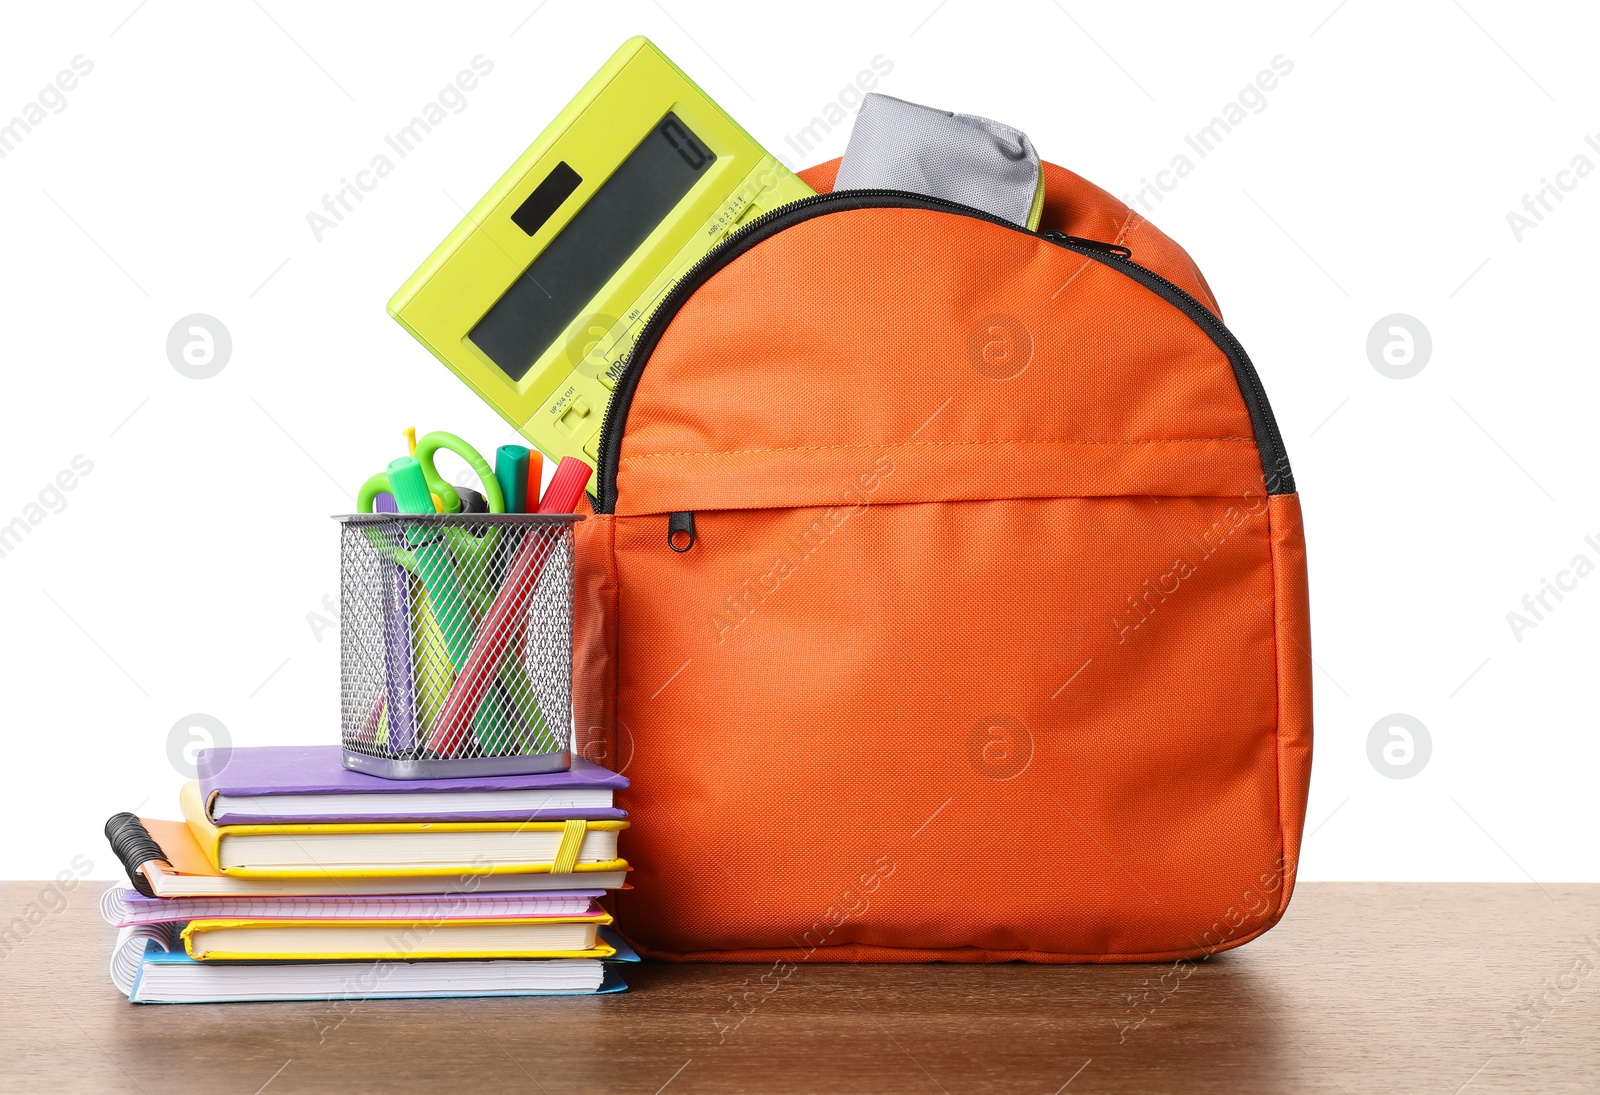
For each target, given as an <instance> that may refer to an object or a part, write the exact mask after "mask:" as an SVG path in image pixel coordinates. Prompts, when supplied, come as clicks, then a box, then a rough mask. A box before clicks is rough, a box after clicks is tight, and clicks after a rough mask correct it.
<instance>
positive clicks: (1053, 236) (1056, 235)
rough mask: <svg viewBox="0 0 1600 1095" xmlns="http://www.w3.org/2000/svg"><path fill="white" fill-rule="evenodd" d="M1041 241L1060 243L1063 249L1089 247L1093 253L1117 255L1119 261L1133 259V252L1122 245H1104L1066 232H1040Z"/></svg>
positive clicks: (1052, 230)
mask: <svg viewBox="0 0 1600 1095" xmlns="http://www.w3.org/2000/svg"><path fill="white" fill-rule="evenodd" d="M1039 236H1040V238H1041V239H1047V240H1049V241H1050V242H1051V243H1059V244H1061V245H1062V246H1063V247H1087V248H1088V249H1089V250H1091V251H1101V252H1104V253H1105V254H1107V255H1115V256H1116V257H1117V258H1119V259H1131V258H1133V250H1132V249H1131V248H1128V247H1124V246H1122V244H1120V243H1103V242H1101V241H1100V240H1086V239H1084V238H1083V237H1082V236H1069V235H1067V234H1066V233H1065V232H1057V231H1055V230H1054V229H1051V230H1050V231H1049V232H1040V233H1039Z"/></svg>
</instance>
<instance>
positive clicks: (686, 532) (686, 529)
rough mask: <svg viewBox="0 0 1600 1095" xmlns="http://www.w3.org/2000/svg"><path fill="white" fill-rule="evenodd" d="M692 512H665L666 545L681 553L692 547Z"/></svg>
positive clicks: (693, 539) (693, 535)
mask: <svg viewBox="0 0 1600 1095" xmlns="http://www.w3.org/2000/svg"><path fill="white" fill-rule="evenodd" d="M694 541H695V534H694V512H693V511H692V510H683V511H681V512H679V513H669V514H667V546H668V547H669V548H671V549H672V550H673V551H676V552H677V553H678V554H680V555H682V554H683V553H684V552H686V551H688V550H689V549H690V548H692V547H694Z"/></svg>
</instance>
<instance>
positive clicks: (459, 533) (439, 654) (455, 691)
mask: <svg viewBox="0 0 1600 1095" xmlns="http://www.w3.org/2000/svg"><path fill="white" fill-rule="evenodd" d="M336 519H337V520H338V521H339V522H340V551H339V573H340V583H339V585H340V598H339V602H340V619H339V637H340V681H341V707H342V717H341V723H342V732H343V741H344V765H345V767H346V768H351V769H354V770H356V771H359V772H366V773H369V774H371V775H375V776H383V777H386V778H388V779H448V778H451V777H461V776H486V775H517V774H523V773H530V772H554V771H561V770H564V769H566V768H569V767H571V764H572V758H571V753H570V751H569V746H570V743H571V738H572V540H573V538H572V526H573V524H574V523H575V522H577V521H579V520H582V518H580V517H576V516H573V515H570V514H568V515H549V514H523V513H507V514H487V513H474V514H427V515H417V516H412V515H400V514H392V513H372V514H352V515H347V516H342V517H339V518H336Z"/></svg>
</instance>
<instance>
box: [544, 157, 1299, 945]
mask: <svg viewBox="0 0 1600 1095" xmlns="http://www.w3.org/2000/svg"><path fill="white" fill-rule="evenodd" d="M837 167H838V162H837V161H834V162H832V163H829V164H823V165H820V166H818V167H815V168H812V169H810V170H809V171H806V172H803V173H802V177H803V178H804V179H805V180H806V182H808V183H809V184H810V185H811V186H812V187H814V188H815V189H817V190H818V191H819V192H821V193H824V194H826V193H827V192H828V191H829V190H830V189H831V185H832V182H833V177H834V173H835V172H836V170H837ZM1044 171H1045V204H1044V212H1043V219H1042V223H1041V226H1040V231H1039V232H1038V233H1032V232H1028V231H1027V230H1025V229H1022V228H1019V227H1017V226H1016V225H1008V224H1002V223H997V222H996V221H995V220H994V219H992V218H985V217H984V216H983V215H980V214H976V213H975V211H972V210H963V209H962V208H960V207H956V206H950V205H947V204H940V203H937V202H921V201H917V200H915V199H914V198H912V197H911V196H909V195H895V194H892V193H889V192H872V191H867V192H856V193H853V194H846V193H845V192H840V193H839V194H835V195H832V196H831V197H827V198H819V199H808V201H807V202H806V203H801V204H800V205H799V206H793V207H789V209H790V212H787V213H783V214H781V215H779V214H775V215H773V217H769V218H766V219H767V220H774V223H773V224H772V225H770V226H767V225H758V227H757V229H756V230H754V231H752V232H749V233H746V235H747V236H748V237H749V238H747V239H742V240H739V241H738V246H734V245H732V244H730V245H729V246H727V247H724V248H723V249H721V252H719V253H715V254H714V256H713V260H714V261H712V262H710V263H709V264H708V268H707V269H706V270H703V271H700V272H699V273H698V274H693V273H692V274H691V275H690V276H688V277H686V279H685V283H684V285H683V286H681V287H680V290H681V291H680V292H678V293H677V294H675V297H676V299H674V300H672V301H671V306H670V307H669V306H668V304H666V303H664V304H663V305H662V309H661V313H660V314H658V315H657V316H656V317H655V318H654V319H652V321H651V323H650V325H649V328H647V334H646V336H644V337H641V339H640V342H639V345H638V347H637V348H636V350H635V351H634V360H633V361H632V362H631V363H630V365H629V368H628V370H627V373H626V374H625V375H624V377H623V379H622V380H621V382H619V384H618V387H617V390H616V392H615V394H614V396H613V400H612V405H611V407H610V408H609V410H608V412H607V424H606V430H605V433H604V435H603V440H602V443H601V448H602V452H601V457H600V469H599V473H598V476H597V489H598V502H597V503H596V504H595V509H596V510H597V512H595V513H592V514H589V515H588V516H587V517H586V519H585V520H584V521H582V522H580V523H579V524H578V526H577V563H576V569H577V583H576V595H575V596H576V601H575V620H576V630H575V638H574V643H575V645H574V665H573V674H574V676H573V681H574V693H575V703H576V705H577V710H576V727H577V730H576V737H575V741H574V748H575V750H576V751H578V752H579V753H581V754H582V755H584V756H586V757H588V758H589V759H591V760H594V761H596V762H598V763H602V764H606V765H608V766H611V767H613V768H616V769H618V770H621V771H622V772H624V773H625V774H626V775H627V776H628V778H629V779H630V780H631V785H630V787H629V788H628V789H627V791H626V792H623V793H622V794H621V795H620V797H619V805H621V806H623V807H624V808H626V809H627V810H628V811H629V812H630V816H631V818H632V827H631V829H630V831H629V834H628V836H629V841H630V844H629V849H628V852H629V854H628V858H629V860H630V862H631V863H632V864H633V866H634V870H633V872H632V874H631V876H630V888H628V889H626V890H623V891H621V892H619V893H618V894H617V895H616V907H615V912H616V915H617V919H618V926H619V928H621V929H622V931H623V932H624V934H625V935H626V936H627V938H628V939H629V941H630V942H632V943H633V945H634V946H635V947H636V948H637V949H638V950H639V952H640V953H641V954H643V955H645V956H646V957H651V958H660V959H668V960H684V961H761V962H805V961H883V962H904V961H929V960H945V961H963V962H1000V961H1010V960H1017V959H1021V960H1026V961H1033V962H1133V961H1157V960H1169V959H1175V958H1181V957H1197V956H1201V955H1207V954H1211V953H1215V952H1217V951H1221V950H1226V949H1228V948H1230V947H1234V946H1238V945H1240V944H1242V943H1245V942H1247V941H1248V940H1250V939H1252V938H1254V937H1256V936H1258V935H1260V934H1261V933H1262V932H1264V931H1266V930H1267V929H1269V928H1270V927H1272V925H1273V924H1275V923H1276V922H1277V921H1278V919H1279V918H1280V917H1281V916H1282V915H1283V912H1284V909H1285V908H1286V907H1287V904H1288V902H1289V898H1290V894H1291V892H1292V890H1293V885H1294V878H1295V869H1296V863H1297V857H1298V852H1299V846H1300V839H1301V831H1302V825H1303V822H1304V815H1305V805H1306V794H1307V786H1308V782H1309V777H1310V766H1311V673H1310V670H1311V656H1310V627H1309V621H1308V615H1307V585H1306V562H1305V545H1304V536H1303V531H1302V525H1301V514H1300V505H1299V499H1298V495H1297V494H1296V493H1295V491H1294V481H1293V476H1292V473H1291V471H1290V468H1289V465H1288V462H1287V459H1286V458H1285V456H1284V453H1283V445H1282V439H1281V437H1280V436H1279V434H1278V429H1277V426H1276V423H1275V422H1274V421H1273V418H1272V412H1271V410H1270V408H1269V407H1268V406H1267V404H1266V399H1265V395H1264V394H1263V393H1262V391H1261V386H1260V382H1259V380H1258V379H1257V378H1256V374H1255V371H1254V368H1253V366H1252V365H1251V364H1250V362H1249V359H1248V357H1246V356H1245V354H1244V351H1243V349H1242V348H1241V347H1239V345H1238V343H1237V341H1236V340H1234V339H1233V337H1232V335H1230V334H1229V333H1228V332H1227V329H1226V328H1225V327H1223V326H1222V324H1221V321H1220V318H1219V315H1218V309H1217V305H1216V301H1215V300H1214V298H1213V297H1212V294H1211V291H1210V289H1209V287H1208V286H1207V285H1206V282H1205V280H1204V279H1203V278H1202V277H1201V275H1200V273H1199V271H1198V270H1196V269H1195V267H1194V265H1193V263H1192V262H1191V261H1190V260H1189V258H1188V256H1187V255H1186V254H1184V252H1183V251H1182V250H1181V249H1179V248H1178V247H1177V246H1176V245H1175V244H1173V243H1172V242H1171V241H1170V240H1168V239H1167V238H1166V237H1165V236H1163V235H1162V234H1161V233H1160V232H1159V231H1158V230H1156V229H1155V228H1154V227H1153V226H1151V225H1150V224H1149V223H1148V222H1146V221H1144V220H1143V219H1142V218H1140V217H1139V216H1137V215H1136V214H1133V213H1131V212H1130V211H1129V210H1128V209H1127V208H1126V207H1125V206H1123V205H1122V204H1121V203H1120V202H1118V201H1117V200H1115V199H1114V198H1112V197H1111V196H1110V195H1109V194H1107V193H1106V192H1105V191H1103V190H1100V189H1099V188H1097V187H1095V186H1093V185H1091V184H1089V183H1087V182H1085V181H1084V180H1083V179H1081V178H1079V177H1078V176H1076V175H1074V174H1072V173H1071V172H1068V171H1066V170H1063V169H1061V168H1059V167H1055V166H1054V165H1049V164H1046V165H1045V166H1044ZM774 218H775V219H774ZM669 537H670V540H669Z"/></svg>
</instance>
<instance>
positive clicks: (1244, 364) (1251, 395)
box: [594, 190, 1295, 513]
mask: <svg viewBox="0 0 1600 1095" xmlns="http://www.w3.org/2000/svg"><path fill="white" fill-rule="evenodd" d="M846 209H931V210H936V211H939V212H945V213H953V214H956V215H958V216H964V217H971V218H972V219H974V220H981V221H987V222H989V223H990V224H997V225H1000V226H1001V227H1003V228H1009V229H1011V230H1012V231H1014V232H1021V233H1023V234H1024V235H1028V236H1033V237H1035V238H1037V239H1043V240H1046V241H1048V242H1050V243H1053V244H1055V245H1056V246H1058V247H1062V248H1065V249H1066V250H1068V251H1072V252H1075V253H1076V254H1080V255H1083V256H1084V257H1085V258H1088V259H1091V260H1093V261H1095V262H1099V263H1101V264H1102V265H1105V266H1109V267H1111V268H1112V269H1114V270H1120V271H1121V272H1122V273H1124V274H1126V275H1127V276H1129V277H1131V278H1132V279H1133V280H1135V281H1137V282H1139V283H1140V284H1142V285H1144V286H1145V287H1146V288H1147V289H1150V290H1151V291H1152V292H1154V293H1155V294H1156V295H1158V296H1160V297H1162V298H1163V299H1165V300H1166V301H1167V302H1168V303H1170V304H1172V305H1173V306H1174V307H1176V308H1177V309H1178V310H1179V311H1181V312H1183V313H1184V314H1185V315H1187V316H1188V317H1189V318H1190V319H1192V320H1193V321H1194V322H1195V323H1196V324H1197V325H1198V326H1199V327H1200V329H1201V330H1202V331H1204V332H1205V333H1206V335H1207V336H1208V337H1209V338H1210V339H1211V341H1212V342H1213V343H1215V344H1216V346H1217V348H1218V349H1220V350H1221V351H1222V352H1223V354H1224V355H1225V356H1226V357H1227V358H1228V361H1229V363H1230V364H1231V365H1232V366H1233V372H1234V377H1235V379H1236V380H1237V381H1238V383H1239V391H1240V394H1241V395H1242V396H1243V398H1244V402H1245V407H1246V409H1247V410H1248V411H1249V413H1250V423H1251V426H1252V427H1253V429H1254V432H1255V437H1256V449H1257V451H1258V453H1259V454H1260V457H1261V468H1262V472H1263V473H1264V474H1265V476H1266V480H1267V493H1269V494H1289V493H1292V492H1293V491H1294V489H1295V488H1294V474H1293V472H1292V471H1290V468H1289V460H1288V457H1287V456H1286V455H1285V453H1284V449H1283V435H1282V434H1281V433H1280V432H1279V431H1278V423H1277V419H1276V418H1275V417H1274V416H1273V413H1272V407H1271V405H1270V404H1268V402H1267V393H1266V390H1265V389H1264V388H1263V387H1262V385H1261V378H1260V377H1259V376H1258V375H1257V374H1256V370H1255V366H1254V365H1253V364H1251V362H1250V356H1249V355H1248V354H1247V353H1245V350H1244V347H1243V346H1242V345H1241V344H1240V343H1239V340H1238V339H1237V338H1235V337H1234V335H1233V332H1231V331H1229V330H1228V328H1227V326H1226V325H1225V324H1224V323H1223V322H1222V321H1221V320H1220V319H1218V318H1217V317H1216V314H1215V313H1213V312H1212V311H1211V310H1210V309H1209V308H1207V307H1206V306H1205V305H1204V304H1202V303H1200V301H1198V300H1196V299H1195V298H1194V297H1193V296H1192V295H1190V294H1189V293H1188V292H1187V291H1185V290H1184V289H1182V288H1180V287H1179V286H1177V285H1174V284H1173V283H1172V282H1170V281H1168V280H1167V279H1166V278H1164V277H1162V276H1161V275H1160V274H1158V273H1156V272H1155V271H1153V270H1149V269H1146V268H1145V267H1143V266H1140V265H1139V264H1138V263H1136V262H1134V261H1133V259H1132V256H1133V252H1132V251H1131V250H1130V249H1129V248H1127V247H1124V246H1122V245H1121V244H1115V243H1104V242H1101V241H1099V240H1090V239H1084V238H1082V237H1079V236H1069V235H1067V234H1066V233H1065V232H1060V231H1055V230H1051V231H1046V232H1034V231H1032V230H1030V229H1027V228H1024V227H1022V226H1021V225H1019V224H1017V223H1015V222H1014V221H1008V220H1006V219H1005V218H1003V217H997V216H995V215H994V214H992V213H987V212H984V211H983V210H981V209H975V208H973V207H972V206H970V205H962V204H961V203H960V202H953V201H946V200H945V199H943V198H930V197H927V196H925V195H922V194H912V193H908V192H906V191H902V190H839V191H835V192H833V193H830V194H814V195H812V196H811V197H809V198H802V199H800V200H799V201H796V202H790V203H789V204H788V205H785V206H781V207H779V208H777V209H774V210H772V211H771V212H770V213H764V214H762V215H761V216H759V217H757V218H756V219H755V220H753V221H751V222H750V223H749V224H747V225H744V226H743V227H741V228H739V229H738V230H736V231H735V232H733V233H732V234H731V235H729V236H728V238H727V239H725V240H723V241H722V242H721V243H719V244H717V245H716V246H715V247H713V248H712V249H711V250H710V251H708V252H706V254H705V255H704V256H702V257H701V258H700V259H699V260H698V261H696V262H695V263H694V265H692V266H690V267H689V269H688V270H686V271H684V273H683V275H682V276H681V277H680V278H679V279H678V280H677V282H676V283H675V284H674V285H673V286H672V288H671V289H669V290H668V291H667V293H666V295H664V296H663V297H662V298H661V302H660V303H659V304H658V305H657V306H656V309H655V311H654V312H652V313H651V314H650V318H649V319H647V320H646V321H645V324H644V327H643V328H642V329H641V330H640V331H639V337H638V338H637V339H636V340H635V341H634V344H633V348H632V349H631V350H630V351H629V353H628V358H627V361H626V362H625V363H624V364H623V367H622V375H621V376H620V377H619V378H618V380H617V386H616V389H615V390H614V391H613V392H612V393H611V401H610V403H609V404H608V405H607V406H606V413H605V417H604V418H603V419H602V420H601V424H600V439H599V450H600V456H599V459H598V460H597V461H596V476H595V478H596V480H597V486H598V490H599V493H598V495H597V496H596V501H595V507H594V508H595V512H596V513H615V512H616V507H617V462H618V460H619V459H620V457H621V450H622V423H623V422H625V421H626V420H627V417H628V410H629V408H630V407H631V406H632V404H633V396H634V392H635V391H636V390H637V389H638V386H639V376H640V374H641V373H642V372H643V371H644V366H645V365H646V364H647V363H648V362H649V359H650V355H651V354H652V353H653V352H654V350H655V347H656V344H657V343H658V342H659V341H660V340H661V333H662V331H663V330H665V328H666V326H667V324H669V323H670V322H672V319H673V317H674V316H676V315H677V313H678V311H679V309H680V308H682V307H683V304H684V302H685V301H686V300H688V298H689V297H690V295H692V294H693V293H694V291H695V290H697V289H698V288H700V286H701V285H703V284H705V282H706V281H707V280H708V279H709V278H710V277H711V275H713V274H715V273H716V272H717V271H718V270H721V269H722V268H723V267H724V266H727V265H728V264H729V263H731V262H732V261H733V260H734V259H736V258H738V257H739V256H740V255H742V254H744V253H745V252H746V251H748V250H749V249H750V248H751V247H753V246H755V245H756V244H757V243H759V242H761V241H762V240H764V239H766V238H767V237H768V236H772V235H776V234H777V233H778V232H781V231H783V230H784V229H785V228H789V227H792V226H793V225H795V224H798V223H800V222H802V221H806V220H810V219H811V218H812V217H813V216H820V215H822V214H823V213H826V212H830V211H836V210H846ZM1274 469H1276V470H1275V471H1274Z"/></svg>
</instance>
